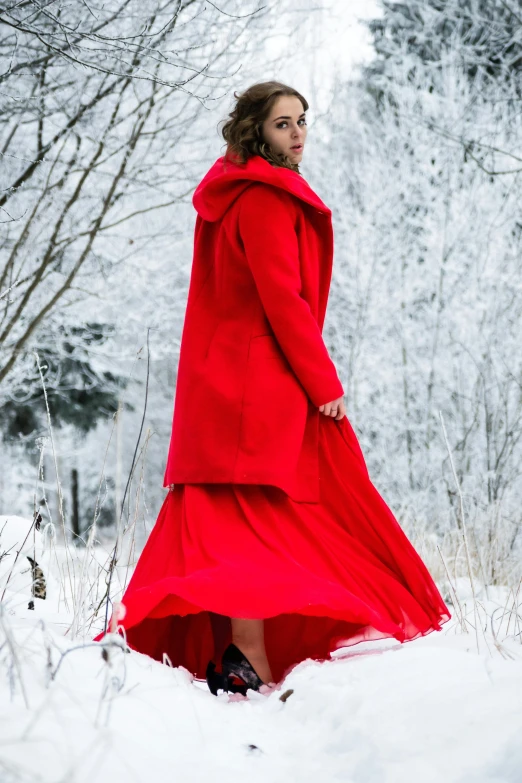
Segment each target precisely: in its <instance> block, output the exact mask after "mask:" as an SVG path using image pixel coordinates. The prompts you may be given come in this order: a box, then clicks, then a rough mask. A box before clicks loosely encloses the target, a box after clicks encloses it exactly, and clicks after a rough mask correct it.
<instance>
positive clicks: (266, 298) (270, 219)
mask: <svg viewBox="0 0 522 783" xmlns="http://www.w3.org/2000/svg"><path fill="white" fill-rule="evenodd" d="M294 217H295V212H294V209H293V205H292V203H291V199H290V196H288V194H286V193H284V192H281V193H280V192H279V191H278V189H277V188H275V187H273V186H271V185H265V184H264V183H256V184H255V185H253V186H251V187H249V188H247V189H246V190H245V191H244V192H243V193H242V195H241V197H240V205H239V233H240V237H241V240H242V242H243V247H244V250H245V255H246V259H247V262H248V265H249V267H250V269H251V271H252V274H253V276H254V280H255V283H256V287H257V290H258V293H259V297H260V299H261V303H262V305H263V308H264V310H265V313H266V316H267V318H268V321H269V322H270V325H271V327H272V329H273V330H274V334H275V337H276V339H277V341H278V343H279V346H280V347H281V350H282V351H283V353H284V354H285V356H286V358H287V360H288V363H289V364H290V366H291V367H292V369H293V371H294V372H295V374H296V376H297V378H298V379H299V381H300V382H301V384H302V386H303V387H304V389H305V391H306V393H307V394H308V396H309V398H310V400H311V401H312V402H313V403H314V404H315V405H317V406H318V407H319V406H320V405H323V404H324V403H327V402H331V401H332V400H335V399H337V398H338V397H341V396H342V395H343V394H344V389H343V386H342V384H341V381H340V380H339V377H338V375H337V371H336V368H335V365H334V363H333V362H332V360H331V358H330V356H329V354H328V350H327V348H326V345H325V344H324V341H323V338H322V335H321V330H320V328H319V324H318V323H317V321H316V319H315V317H314V315H313V313H312V311H311V310H310V307H309V305H308V303H307V302H306V300H305V299H304V298H303V297H302V296H301V274H300V264H299V245H298V240H297V233H296V230H295V225H294Z"/></svg>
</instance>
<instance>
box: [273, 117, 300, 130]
mask: <svg viewBox="0 0 522 783" xmlns="http://www.w3.org/2000/svg"><path fill="white" fill-rule="evenodd" d="M298 123H301V124H302V125H306V120H305V118H304V117H303V118H301V119H300V120H298ZM283 125H288V123H287V121H286V120H282V122H278V123H277V125H276V128H282V127H283Z"/></svg>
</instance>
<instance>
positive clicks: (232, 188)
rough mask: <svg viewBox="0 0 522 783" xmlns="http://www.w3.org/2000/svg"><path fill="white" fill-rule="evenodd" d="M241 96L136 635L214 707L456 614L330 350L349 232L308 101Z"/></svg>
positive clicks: (191, 300)
mask: <svg viewBox="0 0 522 783" xmlns="http://www.w3.org/2000/svg"><path fill="white" fill-rule="evenodd" d="M235 97H236V98H237V102H236V105H235V107H234V110H233V111H232V112H231V114H230V117H229V120H228V121H227V122H226V123H225V125H224V127H223V130H222V133H223V136H224V138H225V141H226V142H227V150H226V154H225V155H224V156H223V157H220V158H219V159H218V160H217V161H216V162H215V164H214V165H213V166H212V167H211V169H210V170H209V171H208V173H207V174H206V175H205V177H204V178H203V180H202V181H201V182H200V184H199V185H198V187H197V189H196V191H195V193H194V198H193V203H194V206H195V208H196V210H197V217H196V226H195V237H194V259H193V266H192V273H191V279H190V286H189V293H188V301H187V309H186V314H185V322H184V326H183V334H182V343H181V351H180V359H179V367H178V379H177V384H176V398H175V407H174V419H173V427H172V437H171V444H170V450H169V455H168V461H167V469H166V473H165V482H164V485H165V486H168V487H169V492H168V495H167V497H166V499H165V501H164V505H163V507H162V509H161V512H160V514H159V517H158V520H157V522H156V525H155V527H154V529H153V530H152V532H151V535H150V537H149V539H148V541H147V544H146V546H145V548H144V550H143V553H142V554H141V557H140V559H139V561H138V563H137V566H136V569H135V571H134V574H133V576H132V579H131V581H130V584H129V586H128V588H127V591H126V593H125V595H124V597H123V603H124V605H125V607H126V615H125V618H124V620H123V621H122V625H123V626H124V627H125V629H126V634H127V640H128V643H129V644H130V646H131V647H133V648H134V649H136V650H139V651H141V652H144V653H148V654H149V655H151V656H152V657H154V658H156V659H158V660H162V659H163V655H164V653H166V654H167V655H168V656H169V658H170V661H171V662H172V664H173V665H174V666H178V665H183V666H185V667H186V668H187V669H189V670H190V671H191V672H193V673H194V675H195V676H196V677H201V678H203V677H205V676H206V678H207V682H208V684H209V687H210V689H211V691H212V692H213V693H217V692H218V690H219V689H220V688H221V689H224V690H232V691H234V690H235V691H240V692H242V693H244V692H246V688H247V687H252V688H254V689H259V688H260V687H261V686H262V685H263V684H266V683H270V682H272V681H279V680H281V678H282V677H283V676H284V674H285V672H287V671H288V670H289V668H290V667H291V666H292V665H294V664H296V663H298V662H299V661H301V660H303V659H305V658H308V657H311V658H316V659H324V658H327V657H328V656H329V653H330V652H331V651H333V650H334V649H335V648H337V647H340V646H347V645H351V644H355V643H357V642H359V641H362V640H368V639H377V638H384V637H393V638H395V639H397V640H399V641H401V642H403V641H406V640H409V639H414V638H415V637H417V636H419V635H423V634H427V633H429V632H430V631H433V630H440V627H441V624H442V623H443V622H445V621H446V620H448V619H449V617H450V614H449V611H448V609H447V607H446V605H445V604H444V601H443V599H442V597H441V595H440V593H439V592H438V590H437V587H436V586H435V584H434V582H433V580H432V578H431V576H430V575H429V573H428V571H427V569H426V567H425V566H424V564H423V562H422V561H421V559H420V557H419V555H418V554H417V552H416V551H415V550H414V548H413V547H412V545H411V543H410V542H409V540H408V539H407V538H406V536H405V534H404V532H403V531H402V529H401V527H400V526H399V524H398V523H397V521H396V520H395V518H394V516H393V514H392V513H391V511H390V509H389V508H388V506H387V505H386V503H385V502H384V500H383V499H382V498H381V496H380V495H379V493H378V492H377V490H376V489H375V487H374V486H373V484H372V483H371V481H370V478H369V476H368V471H367V468H366V465H365V461H364V457H363V455H362V453H361V450H360V447H359V444H358V441H357V438H356V436H355V433H354V431H353V429H352V427H351V426H350V423H349V422H348V419H347V417H346V410H345V405H344V400H343V394H344V390H343V386H342V384H341V382H340V380H339V377H338V375H337V371H336V369H335V366H334V364H333V363H332V360H331V359H330V357H329V355H328V351H327V349H326V346H325V344H324V342H323V339H322V328H323V322H324V317H325V311H326V304H327V299H328V291H329V286H330V279H331V272H332V258H333V232H332V222H331V211H330V209H329V208H328V207H327V206H326V205H325V204H324V203H323V202H322V201H321V199H320V198H319V197H318V196H317V195H316V194H315V193H314V191H313V190H312V189H311V188H310V186H309V185H308V184H307V183H306V181H305V180H304V178H303V177H302V176H301V174H300V172H299V163H300V162H301V160H302V158H303V154H304V148H305V144H306V114H305V113H306V111H307V109H308V103H307V101H306V100H305V99H304V98H303V96H302V95H300V94H299V93H298V92H297V91H296V90H294V89H292V88H290V87H287V86H285V85H283V84H280V83H278V82H266V83H262V84H255V85H253V86H252V87H250V88H249V89H248V90H246V91H245V92H244V93H243V94H241V95H240V96H237V95H236V96H235ZM220 659H221V667H220V669H221V670H220V671H219V670H218V668H219V667H217V666H216V662H217V661H219V660H220Z"/></svg>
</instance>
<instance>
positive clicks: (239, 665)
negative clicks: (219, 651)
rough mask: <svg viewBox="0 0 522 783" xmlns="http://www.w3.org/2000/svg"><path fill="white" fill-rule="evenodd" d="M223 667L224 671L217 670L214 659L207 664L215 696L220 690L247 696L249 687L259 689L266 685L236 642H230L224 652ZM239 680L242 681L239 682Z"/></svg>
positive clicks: (207, 677) (210, 686) (209, 682)
mask: <svg viewBox="0 0 522 783" xmlns="http://www.w3.org/2000/svg"><path fill="white" fill-rule="evenodd" d="M221 668H222V670H223V671H222V673H220V672H217V671H216V664H215V663H214V661H209V662H208V664H207V671H206V679H207V685H208V689H209V691H210V692H211V693H212V694H213V695H214V696H217V695H218V691H219V690H222V691H223V692H224V693H241V694H242V695H243V696H246V693H247V690H248V689H249V688H251V689H252V690H254V691H258V690H259V688H260V687H261V686H262V685H264V682H263V680H262V679H261V678H260V677H259V676H258V674H257V672H256V670H255V669H254V667H253V666H252V664H251V663H250V661H249V660H248V658H246V657H245V656H244V655H243V653H242V652H241V650H240V649H239V647H236V645H235V644H229V645H228V647H227V649H226V650H225V652H224V653H223V657H222V658H221ZM234 680H235V682H234ZM237 680H241V681H242V682H241V683H240V682H237Z"/></svg>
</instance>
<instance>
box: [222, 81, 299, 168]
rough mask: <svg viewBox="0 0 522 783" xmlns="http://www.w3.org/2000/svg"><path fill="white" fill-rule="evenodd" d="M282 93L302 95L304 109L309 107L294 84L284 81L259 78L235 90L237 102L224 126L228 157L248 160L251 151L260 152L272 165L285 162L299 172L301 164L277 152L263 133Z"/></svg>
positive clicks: (284, 165)
mask: <svg viewBox="0 0 522 783" xmlns="http://www.w3.org/2000/svg"><path fill="white" fill-rule="evenodd" d="M282 95H292V96H295V97H296V98H299V100H300V101H301V103H302V104H303V111H307V109H308V101H307V100H306V98H303V96H302V95H301V93H299V92H298V91H297V90H294V88H293V87H289V86H288V85H286V84H282V83H281V82H259V83H258V84H253V85H252V86H251V87H249V88H248V89H247V90H245V91H244V92H242V93H236V92H235V93H234V98H235V99H236V104H235V106H234V108H233V109H232V111H231V112H230V114H229V115H228V116H229V119H228V120H226V121H225V124H224V125H223V127H222V129H221V133H222V135H223V138H224V139H225V141H226V143H227V149H226V152H225V160H231V161H232V160H233V161H234V162H238V161H239V162H240V163H246V162H247V160H248V158H250V157H251V156H252V155H261V157H262V158H265V160H267V161H268V162H269V163H271V164H272V165H273V166H282V167H283V168H287V169H292V170H293V171H297V173H299V166H298V164H297V163H291V162H290V160H289V158H288V157H287V156H286V155H284V154H282V153H276V152H274V151H273V150H272V149H271V147H270V145H269V144H267V143H266V142H265V141H264V139H263V135H262V130H261V126H262V123H263V122H264V120H266V118H267V117H268V115H269V114H270V111H271V109H272V106H273V105H274V103H275V102H276V100H277V99H278V98H279V97H280V96H282Z"/></svg>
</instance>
